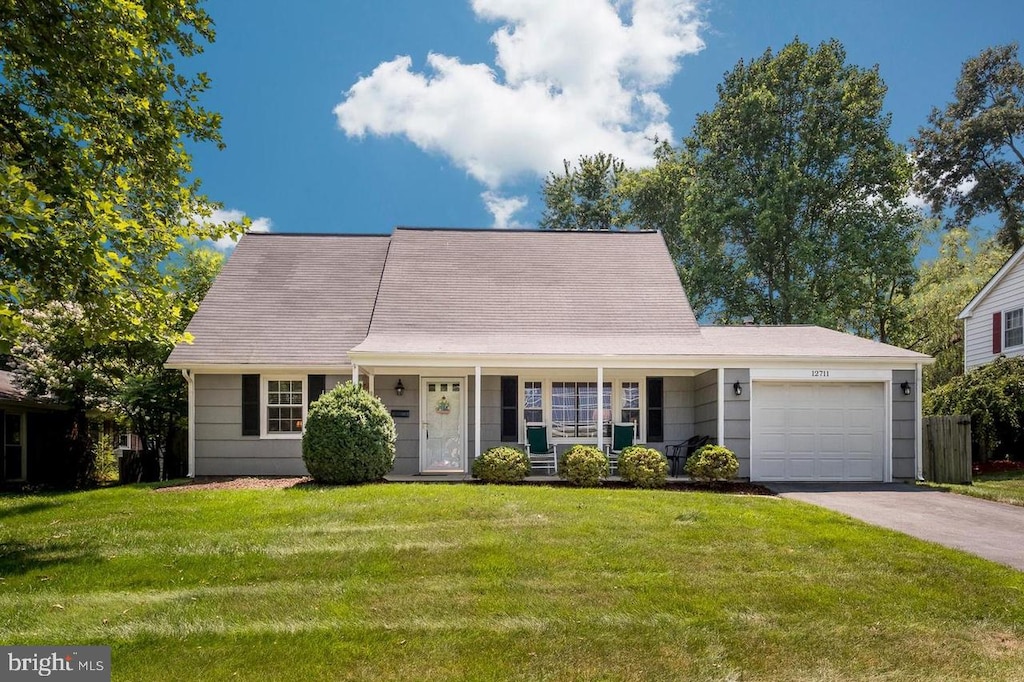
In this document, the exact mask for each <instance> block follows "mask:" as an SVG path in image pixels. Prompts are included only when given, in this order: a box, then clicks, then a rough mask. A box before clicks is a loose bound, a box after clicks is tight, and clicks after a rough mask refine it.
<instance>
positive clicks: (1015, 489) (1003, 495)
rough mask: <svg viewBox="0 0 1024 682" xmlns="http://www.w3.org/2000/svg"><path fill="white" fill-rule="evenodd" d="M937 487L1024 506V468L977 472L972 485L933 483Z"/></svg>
mask: <svg viewBox="0 0 1024 682" xmlns="http://www.w3.org/2000/svg"><path fill="white" fill-rule="evenodd" d="M931 485H933V486H935V487H939V488H943V489H946V490H950V491H952V492H954V493H960V494H961V495H970V496H971V497H980V498H982V499H983V500H992V501H994V502H1005V503H1007V504H1015V505H1018V506H1021V507H1024V470H1021V469H1018V470H1016V471H1001V472H998V473H990V474H975V476H974V483H973V484H972V485H955V484H950V483H933V484H931Z"/></svg>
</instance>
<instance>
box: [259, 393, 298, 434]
mask: <svg viewBox="0 0 1024 682" xmlns="http://www.w3.org/2000/svg"><path fill="white" fill-rule="evenodd" d="M303 383H304V382H303V381H302V380H301V379H268V380H267V392H266V406H265V408H264V409H265V415H266V433H267V435H271V436H273V435H286V434H300V433H302V423H303V419H304V408H305V401H306V398H305V395H306V394H305V392H304V391H303Z"/></svg>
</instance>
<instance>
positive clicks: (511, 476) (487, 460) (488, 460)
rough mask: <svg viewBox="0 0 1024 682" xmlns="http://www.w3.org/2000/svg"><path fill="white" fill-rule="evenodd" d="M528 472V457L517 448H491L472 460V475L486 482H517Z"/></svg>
mask: <svg viewBox="0 0 1024 682" xmlns="http://www.w3.org/2000/svg"><path fill="white" fill-rule="evenodd" d="M529 473H530V458H529V457H527V456H526V453H525V452H523V451H522V450H520V449H519V448H512V447H508V446H505V445H503V446H499V447H496V448H491V449H490V450H487V451H485V452H484V453H483V454H481V455H480V456H479V457H477V458H476V459H474V460H473V475H474V476H476V477H477V478H479V479H480V480H482V481H484V482H486V483H518V482H519V481H521V480H523V479H524V478H526V475H527V474H529Z"/></svg>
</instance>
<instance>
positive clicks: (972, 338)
mask: <svg viewBox="0 0 1024 682" xmlns="http://www.w3.org/2000/svg"><path fill="white" fill-rule="evenodd" d="M1021 307H1024V259H1022V260H1019V261H1017V263H1015V264H1014V266H1013V267H1012V268H1010V271H1009V272H1007V273H1006V274H1005V275H1004V276H1003V278H1002V279H1001V280H1000V281H999V283H998V284H996V286H995V287H993V288H992V290H991V291H989V292H988V294H987V295H986V296H985V298H984V299H982V301H981V302H980V303H979V304H978V306H977V307H975V309H974V310H973V311H972V313H971V316H970V317H968V318H967V319H966V320H964V323H965V325H964V326H965V337H964V366H965V367H966V368H967V369H971V368H972V367H977V366H978V365H984V364H986V363H988V362H992V361H993V360H995V359H996V358H997V357H998V356H999V355H1005V356H1006V357H1013V356H1017V355H1024V346H1017V347H1015V348H1006V347H1005V346H1004V347H1003V349H1002V352H1001V353H995V354H993V353H992V314H993V313H1003V317H1004V318H1005V316H1006V311H1007V310H1014V309H1016V308H1021ZM1001 345H1002V344H1001Z"/></svg>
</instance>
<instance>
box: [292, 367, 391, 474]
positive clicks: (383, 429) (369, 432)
mask: <svg viewBox="0 0 1024 682" xmlns="http://www.w3.org/2000/svg"><path fill="white" fill-rule="evenodd" d="M302 461H303V462H305V463H306V468H307V469H309V473H310V475H311V476H312V477H313V478H315V479H316V480H317V481H321V482H323V483H364V482H366V481H377V480H380V479H381V478H382V477H383V476H384V474H386V473H388V472H389V471H391V468H392V467H393V466H394V464H395V422H394V420H393V419H392V418H391V414H390V413H389V412H388V410H387V408H386V407H384V403H382V402H381V401H380V399H379V398H378V397H377V396H375V395H372V394H371V393H369V392H368V391H364V390H363V389H362V387H360V386H359V385H357V384H353V383H351V382H347V381H346V382H345V383H343V384H339V385H338V386H337V387H336V388H335V389H333V390H331V391H328V392H327V393H324V394H323V395H322V396H320V398H319V399H318V400H316V401H314V402H313V404H312V405H310V406H309V412H308V414H307V415H306V430H305V432H303V434H302Z"/></svg>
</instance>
